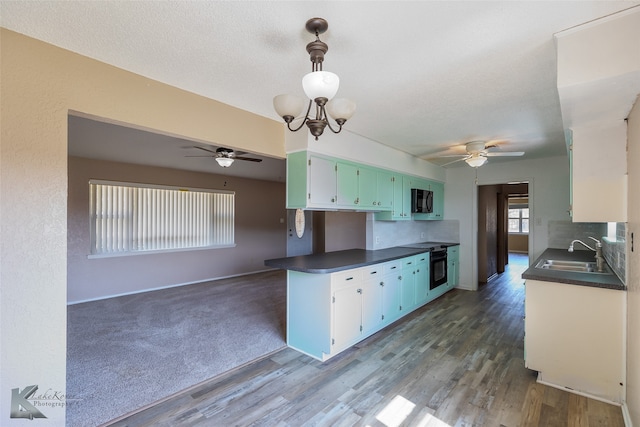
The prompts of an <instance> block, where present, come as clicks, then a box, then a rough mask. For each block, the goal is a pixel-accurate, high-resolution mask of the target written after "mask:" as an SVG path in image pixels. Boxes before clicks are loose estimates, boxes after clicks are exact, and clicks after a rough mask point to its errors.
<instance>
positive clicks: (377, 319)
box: [362, 272, 383, 333]
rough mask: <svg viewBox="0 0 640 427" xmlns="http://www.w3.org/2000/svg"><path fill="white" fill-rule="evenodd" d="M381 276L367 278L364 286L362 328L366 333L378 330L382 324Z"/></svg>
mask: <svg viewBox="0 0 640 427" xmlns="http://www.w3.org/2000/svg"><path fill="white" fill-rule="evenodd" d="M381 273H382V272H380V277H377V275H376V277H375V278H370V279H369V280H366V281H365V282H364V284H363V286H362V330H363V331H364V332H365V333H368V332H371V331H376V330H378V329H379V328H380V327H381V326H382V321H383V316H382V297H383V295H382V286H380V280H376V279H381V278H382V274H381Z"/></svg>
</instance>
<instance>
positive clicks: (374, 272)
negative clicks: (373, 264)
mask: <svg viewBox="0 0 640 427" xmlns="http://www.w3.org/2000/svg"><path fill="white" fill-rule="evenodd" d="M369 274H378V272H377V271H372V272H371V273H369Z"/></svg>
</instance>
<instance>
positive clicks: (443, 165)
mask: <svg viewBox="0 0 640 427" xmlns="http://www.w3.org/2000/svg"><path fill="white" fill-rule="evenodd" d="M468 158H469V156H464V157H463V158H461V159H457V160H453V161H451V162H447V163H444V164H442V165H440V167H445V166H449V165H451V164H453V163H457V162H462V161H464V160H467V159H468Z"/></svg>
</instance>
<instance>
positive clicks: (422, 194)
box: [411, 188, 433, 213]
mask: <svg viewBox="0 0 640 427" xmlns="http://www.w3.org/2000/svg"><path fill="white" fill-rule="evenodd" d="M432 212H433V191H430V190H422V189H420V188H412V189H411V213H432Z"/></svg>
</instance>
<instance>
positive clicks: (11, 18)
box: [0, 0, 640, 162]
mask: <svg viewBox="0 0 640 427" xmlns="http://www.w3.org/2000/svg"><path fill="white" fill-rule="evenodd" d="M639 3H640V2H638V1H634V2H630V1H624V2H616V1H595V2H590V1H569V2H561V1H532V2H521V1H505V2H485V1H472V2H455V1H448V2H444V1H411V2H403V1H382V2H367V1H350V2H335V1H322V2H306V1H305V2H289V1H286V2H285V1H276V2H271V1H269V2H267V1H261V2H246V1H233V2H226V1H225V2H217V1H216V2H214V1H206V2H205V1H192V2H169V1H165V2H155V1H154V2H151V1H136V2H124V1H117V2H116V1H100V2H97V1H79V2H76V1H51V2H40V1H17V2H13V1H5V0H2V1H1V2H0V8H1V9H0V19H1V21H0V23H1V25H2V26H3V27H6V28H9V29H11V30H14V31H17V32H20V33H23V34H26V35H28V36H31V37H34V38H37V39H41V40H44V41H47V42H49V43H52V44H54V45H57V46H61V47H63V48H66V49H69V50H71V51H74V52H77V53H80V54H82V55H86V56H89V57H92V58H95V59H98V60H100V61H103V62H106V63H109V64H112V65H115V66H117V67H120V68H123V69H126V70H130V71H132V72H135V73H137V74H141V75H143V76H146V77H149V78H152V79H155V80H158V81H161V82H164V83H168V84H170V85H173V86H176V87H179V88H182V89H185V90H188V91H191V92H194V93H197V94H201V95H204V96H206V97H209V98H213V99H216V100H219V101H222V102H224V103H227V104H230V105H233V106H236V107H239V108H242V109H244V110H248V111H251V112H254V113H257V114H260V115H263V116H266V117H269V118H273V119H274V120H278V119H279V118H278V117H277V115H276V113H275V112H274V111H273V107H272V98H273V96H274V95H277V94H280V93H292V94H297V95H300V96H303V92H302V88H301V84H300V80H301V78H302V76H303V75H304V74H305V73H307V72H309V71H310V68H311V67H310V62H309V57H308V55H307V53H306V50H305V46H306V44H307V43H308V42H309V41H311V40H312V39H313V37H312V36H311V35H310V34H309V33H307V32H306V31H305V29H304V24H305V22H306V21H307V19H309V18H311V17H314V16H320V17H323V18H325V19H327V21H328V22H329V30H328V31H327V33H325V34H324V35H322V36H321V39H322V40H323V41H325V42H326V43H327V44H328V45H329V51H328V53H327V55H326V58H325V63H324V69H325V70H327V71H333V72H335V73H337V74H338V75H339V76H340V79H341V86H340V90H339V92H338V96H340V97H348V98H351V99H353V100H355V101H356V102H357V105H358V106H357V111H356V114H355V116H354V117H353V118H352V119H351V120H350V121H348V122H347V124H346V128H347V129H348V130H349V131H350V132H353V133H356V134H359V135H363V136H365V137H367V138H370V139H372V140H374V141H378V142H380V143H382V144H385V145H388V146H391V147H395V148H397V149H399V150H402V151H405V152H408V153H410V154H413V155H415V156H419V157H428V156H429V155H430V154H432V153H435V152H440V151H442V150H445V149H447V148H448V147H451V146H453V145H456V144H462V143H465V142H468V141H471V140H500V141H504V145H502V147H501V149H503V150H506V151H509V150H514V151H526V153H527V154H526V157H527V158H535V157H545V156H552V155H562V154H564V153H565V148H564V136H563V128H562V121H561V113H560V105H559V100H558V91H557V89H556V59H555V54H556V52H555V46H554V41H553V34H554V33H556V32H559V31H562V30H565V29H567V28H571V27H574V26H577V25H580V24H583V23H586V22H588V21H591V20H594V19H597V18H600V17H603V16H606V15H608V14H611V13H615V12H617V11H620V10H624V9H627V8H629V7H633V6H635V5H637V4H639ZM494 161H498V160H497V159H495V158H492V159H491V162H494ZM501 161H508V159H507V160H504V159H501Z"/></svg>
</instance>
